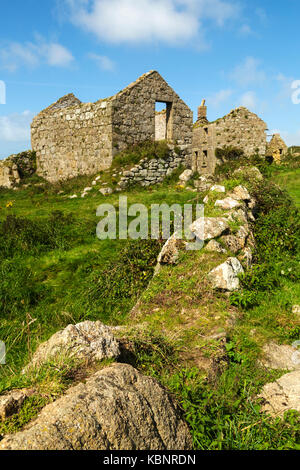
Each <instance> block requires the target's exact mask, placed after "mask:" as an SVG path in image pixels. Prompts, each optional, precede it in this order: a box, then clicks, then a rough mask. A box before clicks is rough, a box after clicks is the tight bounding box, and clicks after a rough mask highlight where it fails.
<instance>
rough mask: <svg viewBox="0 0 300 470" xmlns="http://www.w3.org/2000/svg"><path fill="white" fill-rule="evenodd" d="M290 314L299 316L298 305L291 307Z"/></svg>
mask: <svg viewBox="0 0 300 470" xmlns="http://www.w3.org/2000/svg"><path fill="white" fill-rule="evenodd" d="M292 312H293V313H294V314H295V315H300V305H293V307H292Z"/></svg>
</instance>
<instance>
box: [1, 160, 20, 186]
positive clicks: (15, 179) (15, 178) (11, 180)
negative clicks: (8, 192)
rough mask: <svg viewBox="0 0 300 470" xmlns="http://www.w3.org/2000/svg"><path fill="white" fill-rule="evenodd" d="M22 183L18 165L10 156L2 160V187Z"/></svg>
mask: <svg viewBox="0 0 300 470" xmlns="http://www.w3.org/2000/svg"><path fill="white" fill-rule="evenodd" d="M19 183H20V175H19V172H18V167H17V165H16V164H15V163H13V162H12V160H11V159H10V158H7V159H6V160H1V161H0V187H3V188H8V189H12V188H14V187H15V186H16V185H17V184H19Z"/></svg>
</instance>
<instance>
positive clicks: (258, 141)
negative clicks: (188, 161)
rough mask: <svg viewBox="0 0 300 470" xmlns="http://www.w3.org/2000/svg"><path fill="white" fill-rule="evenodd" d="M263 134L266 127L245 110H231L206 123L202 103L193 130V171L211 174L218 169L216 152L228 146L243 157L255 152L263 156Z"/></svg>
mask: <svg viewBox="0 0 300 470" xmlns="http://www.w3.org/2000/svg"><path fill="white" fill-rule="evenodd" d="M266 130H267V125H266V123H265V122H264V121H263V120H262V119H260V118H259V117H258V116H257V115H256V114H254V113H252V112H251V111H249V110H248V109H247V108H244V107H239V108H237V109H234V110H232V111H231V112H230V113H229V114H227V115H226V116H224V117H222V118H220V119H217V120H216V121H214V122H209V121H208V119H207V107H206V106H205V100H203V101H202V104H201V106H199V108H198V119H197V121H196V123H195V124H194V128H193V157H192V168H193V170H194V171H197V172H198V173H200V174H205V173H210V174H213V173H214V171H215V168H216V165H217V158H216V156H215V152H216V149H217V148H223V147H229V146H231V147H236V148H239V149H241V150H243V151H244V153H245V155H246V156H251V155H253V154H254V153H256V152H258V153H259V155H261V156H265V154H266V148H267V135H266Z"/></svg>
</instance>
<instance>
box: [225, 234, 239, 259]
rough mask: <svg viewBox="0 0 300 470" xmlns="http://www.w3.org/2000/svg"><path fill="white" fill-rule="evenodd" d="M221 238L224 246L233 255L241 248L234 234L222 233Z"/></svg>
mask: <svg viewBox="0 0 300 470" xmlns="http://www.w3.org/2000/svg"><path fill="white" fill-rule="evenodd" d="M221 240H222V242H223V243H224V245H225V246H226V248H227V249H228V250H229V251H231V252H232V253H234V254H235V255H236V254H237V253H238V252H239V251H240V250H241V249H242V248H243V247H242V246H241V243H240V240H239V239H238V237H236V236H235V235H231V234H230V235H224V236H223V237H221Z"/></svg>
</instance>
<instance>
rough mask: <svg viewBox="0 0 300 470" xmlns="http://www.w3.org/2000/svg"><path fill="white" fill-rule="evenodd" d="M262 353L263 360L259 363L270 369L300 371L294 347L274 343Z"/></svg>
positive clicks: (269, 344) (267, 346) (267, 345)
mask: <svg viewBox="0 0 300 470" xmlns="http://www.w3.org/2000/svg"><path fill="white" fill-rule="evenodd" d="M262 352H263V358H262V359H261V360H260V361H259V362H260V364H262V365H263V366H265V367H267V368H268V369H286V370H290V371H292V370H297V369H300V361H297V360H295V353H296V354H297V350H296V349H295V348H293V347H292V346H289V345H287V344H282V345H279V344H276V343H273V342H272V343H268V344H266V345H265V346H264V348H263V350H262ZM299 398H300V397H299Z"/></svg>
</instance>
